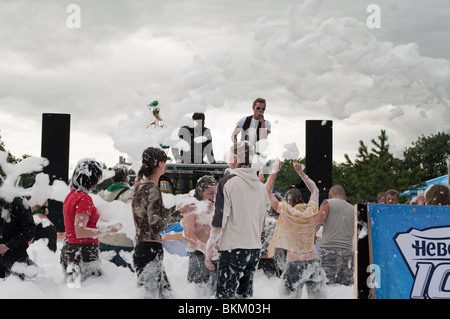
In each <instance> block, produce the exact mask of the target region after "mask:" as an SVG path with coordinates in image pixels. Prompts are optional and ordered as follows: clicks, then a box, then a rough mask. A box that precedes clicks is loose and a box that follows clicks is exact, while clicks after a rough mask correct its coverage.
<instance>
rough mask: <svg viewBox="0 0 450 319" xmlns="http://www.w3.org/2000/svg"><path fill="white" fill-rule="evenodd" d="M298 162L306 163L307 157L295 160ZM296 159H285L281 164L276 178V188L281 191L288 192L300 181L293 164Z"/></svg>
mask: <svg viewBox="0 0 450 319" xmlns="http://www.w3.org/2000/svg"><path fill="white" fill-rule="evenodd" d="M295 161H296V162H300V163H302V164H305V159H302V158H299V159H298V160H295ZM293 163H294V160H291V159H290V160H288V159H286V160H284V161H283V163H282V164H281V169H280V171H279V172H278V174H277V179H276V180H275V185H274V189H275V190H278V191H280V192H287V190H288V189H289V188H290V187H291V186H292V185H295V184H297V183H298V182H299V180H300V177H299V176H298V174H297V173H296V172H295V170H294V166H293Z"/></svg>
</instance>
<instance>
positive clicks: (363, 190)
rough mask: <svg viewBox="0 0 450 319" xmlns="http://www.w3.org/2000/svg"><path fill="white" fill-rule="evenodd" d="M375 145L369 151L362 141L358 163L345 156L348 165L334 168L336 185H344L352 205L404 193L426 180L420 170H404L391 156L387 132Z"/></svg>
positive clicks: (338, 165)
mask: <svg viewBox="0 0 450 319" xmlns="http://www.w3.org/2000/svg"><path fill="white" fill-rule="evenodd" d="M371 143H372V147H371V148H370V150H369V147H368V146H367V145H365V144H364V142H363V141H360V142H359V148H358V154H357V155H356V159H355V160H354V161H352V160H351V159H350V157H349V156H348V155H347V154H345V159H346V162H345V163H342V164H334V165H333V183H334V184H340V185H342V186H343V187H344V188H345V190H346V193H347V196H348V201H349V202H351V203H354V204H355V203H359V202H361V201H363V200H368V199H370V198H373V197H376V196H377V194H378V193H379V192H381V191H386V190H388V189H391V188H393V189H396V190H398V191H404V190H406V189H408V188H409V187H410V186H411V185H413V184H414V183H419V182H420V178H421V176H423V174H421V171H420V170H417V169H415V170H412V171H405V170H403V169H402V168H403V163H402V161H401V160H400V159H397V158H394V156H393V154H391V153H390V152H389V144H388V136H387V134H386V131H385V130H381V134H380V135H379V136H378V137H377V139H372V140H371Z"/></svg>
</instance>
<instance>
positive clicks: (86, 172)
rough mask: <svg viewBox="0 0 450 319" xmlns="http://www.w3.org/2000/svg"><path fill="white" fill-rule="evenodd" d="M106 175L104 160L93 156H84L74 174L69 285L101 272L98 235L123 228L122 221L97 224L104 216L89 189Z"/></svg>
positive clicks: (64, 259) (66, 260)
mask: <svg viewBox="0 0 450 319" xmlns="http://www.w3.org/2000/svg"><path fill="white" fill-rule="evenodd" d="M102 176H103V172H102V168H101V166H100V163H98V162H97V161H95V160H93V159H83V160H80V161H79V162H78V163H77V166H76V167H75V169H74V172H73V175H72V180H71V184H70V186H71V190H70V192H69V194H68V195H67V197H66V199H65V200H64V204H63V215H64V227H65V238H64V246H63V248H62V249H61V264H62V266H63V268H64V270H65V272H66V281H67V285H68V286H69V287H78V285H79V283H80V282H81V280H84V279H86V278H87V277H89V276H91V275H97V276H98V275H101V270H100V265H99V260H98V257H99V249H98V243H99V241H98V237H100V236H102V235H105V234H109V233H116V232H118V231H119V230H120V229H121V228H122V225H121V224H114V225H111V226H106V227H101V228H98V227H97V221H98V219H99V217H100V216H99V214H98V212H97V208H96V207H95V205H94V203H93V201H92V198H91V197H90V196H89V193H90V192H91V191H92V190H94V189H95V187H96V186H97V184H98V182H99V181H100V180H101V178H102Z"/></svg>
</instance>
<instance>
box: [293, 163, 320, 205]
mask: <svg viewBox="0 0 450 319" xmlns="http://www.w3.org/2000/svg"><path fill="white" fill-rule="evenodd" d="M294 170H295V171H296V172H297V174H298V175H300V178H301V179H302V180H303V181H304V182H305V185H306V187H307V188H308V189H309V191H310V192H311V197H310V198H309V201H310V202H315V203H316V204H317V205H319V189H318V188H317V186H316V183H314V182H313V181H312V180H311V179H310V178H309V177H308V175H306V174H305V172H304V171H303V169H302V164H300V163H298V162H294Z"/></svg>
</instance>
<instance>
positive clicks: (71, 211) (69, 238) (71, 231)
mask: <svg viewBox="0 0 450 319" xmlns="http://www.w3.org/2000/svg"><path fill="white" fill-rule="evenodd" d="M63 214H64V227H65V231H66V237H65V239H66V242H68V243H71V244H89V243H94V244H98V238H78V237H77V235H76V234H75V215H76V214H88V215H89V220H88V222H87V224H86V227H87V228H94V229H96V228H97V221H98V219H99V217H100V216H99V214H98V212H97V208H96V207H95V205H94V202H93V201H92V198H91V196H89V195H88V194H86V193H84V192H81V191H76V190H74V189H72V190H71V191H70V193H69V195H67V197H66V199H65V200H64V204H63Z"/></svg>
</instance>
